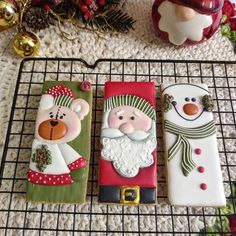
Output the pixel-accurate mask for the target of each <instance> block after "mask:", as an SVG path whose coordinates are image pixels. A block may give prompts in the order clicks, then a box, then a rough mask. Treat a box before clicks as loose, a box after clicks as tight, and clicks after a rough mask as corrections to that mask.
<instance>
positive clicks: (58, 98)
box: [45, 84, 75, 107]
mask: <svg viewBox="0 0 236 236" xmlns="http://www.w3.org/2000/svg"><path fill="white" fill-rule="evenodd" d="M45 94H50V95H52V96H53V97H54V98H55V101H54V104H55V105H56V106H64V107H69V106H70V105H71V103H72V101H73V100H74V98H75V95H74V94H73V92H72V91H71V89H69V88H67V87H66V86H65V85H63V84H61V85H56V86H54V87H52V88H49V89H48V90H47V91H45Z"/></svg>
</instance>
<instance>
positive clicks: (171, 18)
mask: <svg viewBox="0 0 236 236" xmlns="http://www.w3.org/2000/svg"><path fill="white" fill-rule="evenodd" d="M223 2H224V1H223V0H192V1H188V0H156V1H155V2H154V5H153V8H152V18H153V24H154V27H155V30H156V32H157V33H158V34H159V35H160V37H162V38H163V39H165V40H168V41H169V42H171V43H172V44H175V45H184V44H185V45H186V44H191V45H194V44H198V43H201V42H203V41H206V40H208V39H209V38H210V37H211V36H212V35H213V34H214V33H215V31H216V30H217V29H218V27H219V24H220V19H221V14H222V10H221V9H222V6H223Z"/></svg>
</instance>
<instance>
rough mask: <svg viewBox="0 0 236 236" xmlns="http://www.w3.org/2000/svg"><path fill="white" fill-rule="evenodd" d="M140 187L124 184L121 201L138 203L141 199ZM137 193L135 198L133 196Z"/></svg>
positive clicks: (130, 203)
mask: <svg viewBox="0 0 236 236" xmlns="http://www.w3.org/2000/svg"><path fill="white" fill-rule="evenodd" d="M139 190H140V187H139V186H122V187H121V192H120V203H121V204H125V205H137V204H139V201H140V191H139ZM133 194H135V196H134V199H132V200H129V198H132V196H133Z"/></svg>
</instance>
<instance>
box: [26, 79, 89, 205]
mask: <svg viewBox="0 0 236 236" xmlns="http://www.w3.org/2000/svg"><path fill="white" fill-rule="evenodd" d="M83 83H85V82H83ZM83 83H78V82H45V84H44V87H43V91H44V94H43V95H42V97H41V100H40V103H39V108H38V114H37V119H36V127H35V137H34V140H33V145H32V155H31V158H30V166H29V172H28V188H27V200H28V201H40V202H54V203H57V202H58V203H59V202H63V203H81V202H84V201H85V197H86V188H87V178H88V169H89V158H90V156H89V153H90V126H91V112H90V111H91V103H92V91H91V90H88V89H86V90H84V89H83V87H84V86H83Z"/></svg>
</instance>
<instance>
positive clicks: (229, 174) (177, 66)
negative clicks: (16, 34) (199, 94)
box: [0, 58, 236, 236]
mask: <svg viewBox="0 0 236 236" xmlns="http://www.w3.org/2000/svg"><path fill="white" fill-rule="evenodd" d="M45 80H59V81H60V80H66V81H83V80H88V81H90V82H91V84H92V86H93V95H94V98H93V120H92V150H91V162H90V175H89V184H88V192H87V203H86V204H84V205H69V204H46V203H45V204H36V203H26V202H25V196H24V194H25V191H26V182H27V180H26V173H27V170H28V162H29V157H30V151H31V150H30V149H31V142H32V139H33V134H34V121H35V114H36V110H37V107H38V102H39V98H40V95H41V89H42V85H43V82H44V81H45ZM110 80H111V81H154V82H155V84H156V88H157V105H159V102H160V101H159V91H158V88H159V85H160V83H161V82H163V81H165V82H170V83H171V82H191V83H206V84H208V86H209V89H210V92H211V94H212V95H213V98H214V100H215V104H216V108H215V111H214V118H215V121H216V126H217V130H218V135H217V136H218V144H219V153H220V158H221V167H222V171H223V179H224V187H225V193H226V195H227V199H228V200H229V201H233V202H235V200H236V199H235V198H234V197H233V195H232V191H233V187H232V184H233V183H235V181H236V160H234V159H236V158H235V157H236V156H235V153H236V63H234V62H213V61H205V62H204V61H170V60H166V61H163V60H120V59H101V60H98V61H96V63H95V64H93V65H89V64H88V63H87V62H85V61H84V60H82V59H60V58H58V59H50V58H47V59H45V58H37V59H26V60H24V61H23V62H22V64H21V66H20V71H19V76H18V79H17V83H16V90H15V95H14V100H13V105H12V110H11V115H10V120H9V126H8V131H7V136H6V140H5V146H4V151H3V157H2V162H1V169H0V174H1V175H0V181H1V188H0V201H1V202H2V204H3V206H4V207H2V209H0V235H5V236H10V235H14V236H15V235H31V236H33V235H143V234H147V235H157V234H160V235H199V232H200V230H201V235H223V234H224V233H226V232H224V228H223V220H222V218H223V217H224V215H223V214H222V213H221V211H219V210H218V209H214V208H201V207H199V208H190V207H188V208H187V207H171V206H170V205H168V203H167V201H166V200H167V197H166V182H165V175H164V161H163V143H162V131H161V117H160V115H161V114H160V109H159V108H158V110H157V132H158V133H157V139H158V149H157V151H158V204H157V205H155V206H133V207H128V206H116V205H104V204H98V203H97V167H98V145H99V134H100V125H101V115H102V107H103V89H104V83H105V81H110ZM158 107H159V106H158ZM213 197H214V196H213ZM233 211H234V214H235V213H236V207H235V203H234V204H233ZM217 218H218V219H219V220H220V229H219V231H218V232H214V233H206V231H205V230H204V227H206V226H208V225H210V224H213V223H214V222H215V220H216V219H217ZM212 222H213V223H212Z"/></svg>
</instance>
